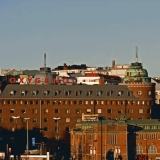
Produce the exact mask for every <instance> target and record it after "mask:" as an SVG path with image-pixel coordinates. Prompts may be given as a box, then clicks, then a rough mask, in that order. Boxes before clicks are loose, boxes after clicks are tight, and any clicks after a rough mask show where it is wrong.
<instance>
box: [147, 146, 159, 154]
mask: <svg viewBox="0 0 160 160" xmlns="http://www.w3.org/2000/svg"><path fill="white" fill-rule="evenodd" d="M148 153H157V150H156V147H155V146H154V145H151V146H149V148H148Z"/></svg>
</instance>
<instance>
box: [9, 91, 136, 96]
mask: <svg viewBox="0 0 160 160" xmlns="http://www.w3.org/2000/svg"><path fill="white" fill-rule="evenodd" d="M39 92H40V91H38V90H33V91H31V94H32V95H33V96H36V95H38V94H39ZM72 92H73V91H71V90H65V91H64V95H65V96H69V95H71V93H72ZM103 92H104V91H96V96H101V95H102V94H103ZM16 93H17V91H15V90H11V91H10V93H9V95H10V96H12V95H15V94H16ZM60 93H61V91H60V90H57V91H53V93H51V91H49V90H45V91H42V94H43V95H44V96H47V95H49V94H53V95H54V96H58V95H60ZM27 94H28V91H27V90H21V91H20V95H22V96H25V95H27ZM74 94H75V96H80V95H81V94H82V91H81V90H78V91H75V92H74ZM92 94H94V92H93V91H85V95H86V96H90V95H92ZM105 94H106V96H111V95H112V94H113V91H106V93H105ZM123 94H125V93H124V91H116V95H117V96H121V95H123ZM132 94H133V93H132V91H129V92H127V94H126V95H127V96H131V95H132Z"/></svg>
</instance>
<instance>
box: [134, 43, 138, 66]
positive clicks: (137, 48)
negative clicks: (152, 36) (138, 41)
mask: <svg viewBox="0 0 160 160" xmlns="http://www.w3.org/2000/svg"><path fill="white" fill-rule="evenodd" d="M135 49H136V63H138V46H136V48H135Z"/></svg>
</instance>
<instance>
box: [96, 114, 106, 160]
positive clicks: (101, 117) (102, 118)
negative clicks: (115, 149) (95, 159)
mask: <svg viewBox="0 0 160 160" xmlns="http://www.w3.org/2000/svg"><path fill="white" fill-rule="evenodd" d="M98 119H99V120H100V121H101V160H102V157H103V156H102V120H105V116H99V117H98Z"/></svg>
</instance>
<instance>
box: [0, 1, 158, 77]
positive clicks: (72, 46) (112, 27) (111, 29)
mask: <svg viewBox="0 0 160 160" xmlns="http://www.w3.org/2000/svg"><path fill="white" fill-rule="evenodd" d="M159 7H160V1H159V0H23V1H22V0H14V1H13V0H5V1H0V68H5V69H9V68H15V69H17V70H24V69H36V70H38V69H39V68H40V67H43V66H44V53H46V55H47V61H46V62H47V66H48V67H51V68H52V69H53V68H55V67H57V66H60V65H63V64H64V63H66V64H67V65H73V64H77V65H80V64H86V65H87V66H92V67H103V66H111V64H112V60H115V62H116V64H130V63H132V62H135V59H136V56H135V46H138V61H139V62H141V63H143V67H144V68H145V69H147V71H148V74H149V76H151V77H155V76H160V71H159V68H160V63H159V60H160V53H159V52H160V18H159V16H160V9H159Z"/></svg>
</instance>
